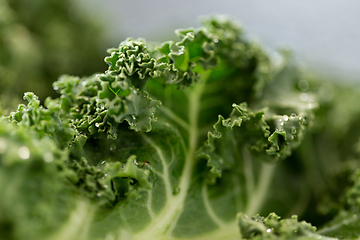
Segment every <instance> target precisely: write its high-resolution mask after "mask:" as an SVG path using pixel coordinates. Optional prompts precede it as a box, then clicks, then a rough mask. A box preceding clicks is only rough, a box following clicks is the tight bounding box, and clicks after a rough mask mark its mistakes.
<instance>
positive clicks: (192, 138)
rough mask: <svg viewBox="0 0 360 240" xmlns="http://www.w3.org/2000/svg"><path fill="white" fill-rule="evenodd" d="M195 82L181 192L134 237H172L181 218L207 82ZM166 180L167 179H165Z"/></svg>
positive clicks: (168, 201) (171, 196) (192, 165)
mask: <svg viewBox="0 0 360 240" xmlns="http://www.w3.org/2000/svg"><path fill="white" fill-rule="evenodd" d="M206 78H207V75H206V76H204V75H203V80H204V81H205V80H206ZM204 81H203V82H201V83H199V84H195V85H194V86H193V87H192V88H191V89H188V90H189V92H188V95H187V96H188V109H189V111H188V114H189V125H188V136H189V139H188V140H189V141H188V142H189V146H188V149H187V153H186V157H185V165H184V168H183V171H182V175H181V178H180V183H179V188H180V192H179V193H178V194H177V195H172V194H171V195H170V194H167V196H170V197H169V199H167V203H166V205H165V207H164V208H163V209H162V211H161V212H160V213H159V214H158V215H157V216H156V219H153V220H152V222H151V223H150V224H149V225H148V226H147V227H146V229H144V230H142V231H141V232H139V233H138V234H136V235H135V236H134V239H139V240H140V239H141V240H142V239H147V240H151V239H154V240H155V239H156V240H157V239H160V238H163V237H164V235H167V236H168V237H169V239H170V238H171V233H172V231H173V229H174V228H175V226H176V223H177V220H178V219H179V217H180V215H181V213H182V210H183V204H184V202H185V198H186V196H187V193H188V190H189V187H190V182H191V175H192V172H193V168H194V166H195V151H196V150H197V147H198V135H199V126H198V117H199V112H200V107H201V106H200V100H201V96H202V94H203V91H204V87H205V82H204ZM165 181H166V179H165Z"/></svg>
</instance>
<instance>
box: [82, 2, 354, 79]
mask: <svg viewBox="0 0 360 240" xmlns="http://www.w3.org/2000/svg"><path fill="white" fill-rule="evenodd" d="M78 1H79V2H80V4H82V5H83V7H84V8H85V9H88V10H91V11H94V10H95V11H96V12H97V14H98V15H102V16H103V18H102V19H104V21H106V22H107V23H108V24H107V26H108V29H109V33H111V38H112V39H113V40H114V43H115V42H116V44H118V43H119V42H120V41H122V40H123V39H124V38H125V37H143V38H146V39H148V40H152V41H156V40H157V41H163V40H167V39H168V38H169V37H170V36H171V34H172V33H173V30H174V29H175V28H186V27H198V26H200V25H199V21H198V17H199V16H201V15H210V14H225V15H229V16H231V17H233V18H235V19H237V20H239V21H240V22H241V23H242V25H243V26H244V28H245V29H246V31H247V33H248V34H249V35H250V36H251V37H253V36H255V37H257V38H258V39H259V40H260V41H261V42H263V43H264V44H266V45H268V46H270V47H272V48H275V47H279V46H286V47H290V48H291V49H293V50H294V51H295V52H296V54H297V55H298V56H299V57H300V58H301V59H302V60H304V62H306V63H307V65H308V67H309V68H313V69H321V70H322V71H323V72H325V73H326V74H328V76H333V77H339V76H340V77H341V78H342V79H345V78H350V79H352V80H355V81H358V82H360V41H359V40H360V1H359V0H301V1H300V0H298V1H295V0H239V1H235V0H217V1H214V0H182V1H180V0H178V1H173V0H78ZM109 47H115V46H109Z"/></svg>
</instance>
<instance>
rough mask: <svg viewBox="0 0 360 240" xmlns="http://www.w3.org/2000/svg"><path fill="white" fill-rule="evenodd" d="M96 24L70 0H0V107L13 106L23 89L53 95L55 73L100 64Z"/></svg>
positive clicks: (88, 70)
mask: <svg viewBox="0 0 360 240" xmlns="http://www.w3.org/2000/svg"><path fill="white" fill-rule="evenodd" d="M101 25H103V24H101V21H100V19H99V16H94V15H90V13H84V12H83V11H81V9H80V7H79V6H78V5H76V4H75V3H74V2H73V1H71V0H61V1H59V0H36V1H29V0H0V109H2V110H1V111H2V112H7V111H8V110H7V109H16V106H17V104H18V103H19V102H20V101H21V97H22V95H23V93H24V92H26V91H33V92H35V93H36V94H37V95H38V96H39V97H40V99H41V100H44V98H46V97H47V96H52V95H54V94H55V91H53V90H52V82H53V81H55V80H56V79H57V78H58V77H59V75H61V74H64V73H67V74H74V75H79V76H84V75H90V74H93V73H95V72H99V71H103V70H104V69H106V65H105V64H104V62H103V58H104V56H105V54H106V51H105V48H106V47H105V45H106V39H105V37H104V34H103V31H102V28H101ZM103 46H104V47H103Z"/></svg>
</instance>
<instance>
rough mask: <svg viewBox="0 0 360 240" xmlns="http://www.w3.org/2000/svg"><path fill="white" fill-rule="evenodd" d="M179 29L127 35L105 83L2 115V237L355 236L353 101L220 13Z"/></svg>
mask: <svg viewBox="0 0 360 240" xmlns="http://www.w3.org/2000/svg"><path fill="white" fill-rule="evenodd" d="M176 34H177V35H178V36H179V38H180V40H179V41H178V42H172V41H169V42H164V43H161V44H158V43H146V41H145V40H143V39H131V38H129V39H126V40H125V41H123V42H121V43H120V45H119V47H118V48H112V49H109V50H108V53H109V56H108V57H106V58H105V62H106V63H107V65H108V70H106V71H105V72H104V73H98V74H94V75H92V76H89V77H83V78H80V77H76V76H69V75H63V76H62V77H60V78H59V80H58V81H56V82H54V84H53V87H54V89H55V90H56V91H57V92H58V93H59V94H60V97H58V98H54V99H52V98H50V97H49V98H47V99H46V101H45V102H44V105H41V103H40V101H39V99H38V97H37V96H36V95H35V94H34V93H31V92H28V93H25V95H24V99H25V100H26V101H27V104H20V105H19V107H18V109H17V110H16V111H14V112H12V113H11V114H9V115H8V116H3V117H2V119H1V121H0V193H1V196H2V197H1V198H0V233H1V234H0V238H1V239H40V240H41V239H51V240H57V239H59V240H60V239H69V240H71V239H74V240H75V239H76V240H82V239H83V240H86V239H106V240H112V239H122V240H126V239H129V240H130V239H134V240H136V239H148V240H151V239H154V240H161V239H164V240H165V239H166V240H171V239H174V240H175V239H194V240H195V239H199V240H200V239H207V240H211V239H299V240H300V239H303V240H305V239H333V238H355V237H357V236H358V234H360V230H358V229H360V227H359V226H360V222H359V219H358V217H357V214H358V212H359V211H360V208H359V207H360V187H359V186H360V172H359V171H354V169H356V168H357V167H358V160H357V159H358V153H357V152H358V149H360V148H359V146H360V145H359V143H357V139H358V136H359V134H358V131H359V129H360V128H359V126H358V121H357V120H358V119H359V116H360V108H359V107H358V106H356V105H354V102H356V101H357V100H359V95H358V93H357V92H356V90H354V89H347V88H346V87H341V88H340V87H339V88H337V87H335V86H334V85H332V84H330V83H329V82H324V81H321V80H319V79H316V78H314V77H310V76H308V75H307V74H306V73H305V72H304V70H303V69H302V68H301V67H299V66H300V65H299V64H298V63H297V61H296V60H294V58H293V57H292V56H291V54H290V53H289V52H288V51H285V50H279V51H271V50H268V49H265V48H264V47H263V46H261V45H260V44H259V43H257V42H254V41H251V40H249V39H248V38H247V37H246V36H245V35H244V33H243V30H242V29H241V28H240V27H239V25H238V24H237V23H236V22H234V21H232V20H229V19H227V18H224V17H212V18H207V19H204V21H203V26H202V27H201V28H199V29H185V30H177V31H176ZM349 134H350V137H348V136H349ZM354 146H355V148H353V147H354ZM350 175H352V178H351V179H349V178H348V176H350ZM349 181H351V182H349ZM344 188H347V190H346V191H345V192H344ZM339 195H341V196H342V197H340V198H338V196H339ZM274 212H276V213H277V214H278V215H277V214H275V213H274ZM292 215H293V216H292ZM295 215H299V218H301V219H305V220H310V221H311V222H313V223H314V224H315V225H317V226H322V227H321V228H320V229H319V230H317V228H316V227H314V226H312V225H311V224H309V223H306V222H304V221H299V220H298V217H297V216H295ZM262 216H267V217H262ZM279 216H282V217H283V218H284V219H281V218H280V217H279ZM331 219H333V220H331Z"/></svg>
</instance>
